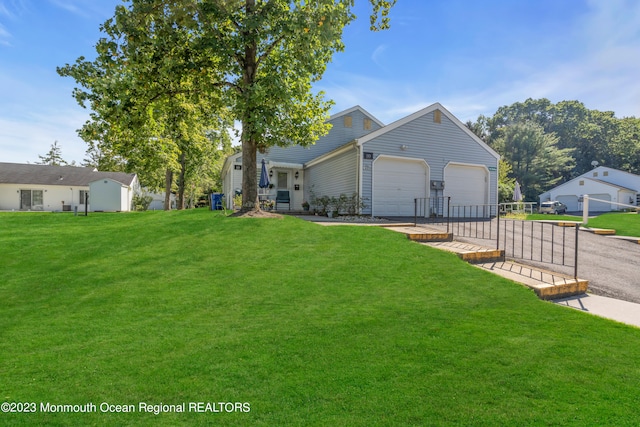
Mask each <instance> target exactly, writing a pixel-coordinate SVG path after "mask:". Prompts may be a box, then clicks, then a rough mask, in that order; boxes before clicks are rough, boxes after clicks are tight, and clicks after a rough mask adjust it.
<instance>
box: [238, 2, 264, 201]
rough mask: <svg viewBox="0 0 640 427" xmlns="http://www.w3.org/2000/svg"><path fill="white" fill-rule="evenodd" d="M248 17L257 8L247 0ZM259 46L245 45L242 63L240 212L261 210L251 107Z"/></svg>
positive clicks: (252, 43)
mask: <svg viewBox="0 0 640 427" xmlns="http://www.w3.org/2000/svg"><path fill="white" fill-rule="evenodd" d="M245 5H246V12H247V15H251V13H253V10H254V8H255V0H246V3H245ZM257 52H258V46H257V43H256V42H255V41H254V42H251V43H247V44H246V45H245V49H244V61H243V62H242V66H243V68H244V70H243V76H242V83H243V85H242V91H243V95H244V97H245V105H244V114H243V117H242V136H241V140H242V207H241V208H240V212H250V211H254V210H260V204H259V203H258V170H257V168H256V154H257V140H256V138H257V137H258V135H256V129H255V125H254V122H253V121H254V120H255V117H254V116H255V114H254V112H253V111H252V107H251V102H250V100H251V91H252V90H253V84H254V82H255V78H256V69H257V66H258V60H257Z"/></svg>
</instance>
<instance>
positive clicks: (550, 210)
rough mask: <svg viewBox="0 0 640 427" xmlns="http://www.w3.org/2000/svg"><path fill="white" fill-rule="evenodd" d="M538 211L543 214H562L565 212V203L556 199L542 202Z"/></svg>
mask: <svg viewBox="0 0 640 427" xmlns="http://www.w3.org/2000/svg"><path fill="white" fill-rule="evenodd" d="M538 212H540V213H543V214H554V215H559V214H564V213H566V212H567V205H565V204H564V203H561V202H558V201H555V200H554V201H550V202H542V203H540V209H539V210H538Z"/></svg>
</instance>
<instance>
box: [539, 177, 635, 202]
mask: <svg viewBox="0 0 640 427" xmlns="http://www.w3.org/2000/svg"><path fill="white" fill-rule="evenodd" d="M639 193H640V175H634V174H632V173H629V172H625V171H621V170H618V169H613V168H608V167H605V166H599V167H597V168H595V169H592V170H590V171H589V172H586V173H583V174H582V175H580V176H578V177H577V178H574V179H572V180H571V181H567V182H565V183H564V184H560V185H558V186H557V187H555V188H552V189H551V190H549V191H547V192H545V193H542V194H541V195H540V203H542V202H545V201H548V200H557V201H559V202H562V203H564V204H565V205H567V210H568V211H580V210H582V207H583V206H582V200H583V199H582V197H583V196H584V195H585V194H588V195H589V212H609V211H615V210H622V209H624V206H619V205H617V204H615V203H621V204H624V205H633V206H638V203H639V202H640V194H639ZM594 199H598V200H600V201H598V200H594ZM609 202H613V203H609Z"/></svg>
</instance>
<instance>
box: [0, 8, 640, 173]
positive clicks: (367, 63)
mask: <svg viewBox="0 0 640 427" xmlns="http://www.w3.org/2000/svg"><path fill="white" fill-rule="evenodd" d="M120 3H121V1H120V0H0V162H17V163H26V162H30V163H34V162H37V161H38V155H42V154H45V153H46V152H47V151H48V150H49V148H50V146H51V144H52V143H53V142H54V141H56V140H57V141H58V143H59V145H60V146H61V147H62V156H63V158H64V159H65V160H67V161H71V160H75V161H77V162H80V161H82V159H83V158H84V157H85V156H84V153H85V150H86V145H85V143H84V142H83V141H82V140H81V139H80V138H78V136H77V134H76V129H78V128H79V127H80V126H82V124H83V123H84V121H85V120H86V119H87V117H88V112H87V111H86V110H83V109H82V108H81V107H80V106H78V105H77V104H76V102H75V100H74V99H73V98H72V96H71V92H72V90H73V87H74V81H73V80H72V79H70V78H62V77H59V76H58V75H57V73H56V71H55V70H56V67H57V66H62V65H64V64H66V63H73V62H74V61H75V60H76V59H77V58H78V57H79V56H81V55H83V56H86V57H87V58H92V57H93V56H94V45H95V43H96V41H97V40H98V39H99V38H100V36H101V34H100V32H99V25H100V24H101V23H102V22H104V21H105V20H106V19H107V18H109V17H111V16H112V15H113V10H114V8H115V6H116V5H118V4H120ZM356 3H357V5H356V14H357V15H358V17H359V19H358V20H356V21H355V22H354V23H352V24H351V25H350V26H349V27H348V28H347V29H346V30H345V34H344V42H345V44H346V49H345V51H344V52H342V53H338V54H336V55H335V56H334V60H333V62H332V63H330V64H329V65H328V67H327V71H326V73H325V75H324V77H323V79H322V81H320V82H318V83H317V84H316V86H315V87H316V89H319V90H324V91H325V93H326V96H327V98H330V99H333V100H334V101H335V103H336V105H335V107H334V108H333V110H332V113H335V112H339V111H342V110H344V109H347V108H350V107H352V106H354V105H360V106H362V107H363V108H365V109H366V110H367V111H369V112H370V113H371V114H373V115H374V116H376V117H377V118H378V119H380V120H381V121H383V122H384V123H391V122H393V121H395V120H397V119H400V118H402V117H404V116H406V115H408V114H411V113H413V112H415V111H417V110H419V109H421V108H423V107H426V106H427V105H430V104H432V103H434V102H440V103H442V104H443V105H444V106H445V107H446V108H447V109H449V110H450V111H451V112H452V113H453V114H454V115H456V116H457V117H458V118H459V119H461V120H462V121H463V122H464V121H467V120H475V119H476V118H477V117H478V116H479V115H480V114H484V115H488V116H490V115H492V114H493V113H495V111H496V110H497V109H498V108H499V107H500V106H503V105H510V104H512V103H514V102H518V101H524V100H525V99H527V98H542V97H544V98H548V99H550V100H551V102H554V103H555V102H559V101H562V100H578V101H582V102H583V103H584V104H585V105H586V106H587V108H590V109H596V110H601V111H614V112H615V113H616V115H617V116H618V117H625V116H635V117H640V1H637V0H447V1H442V0H440V1H432V0H398V4H397V5H396V7H394V9H393V10H392V12H391V29H390V30H388V31H383V32H378V33H372V32H370V31H369V29H368V27H369V23H368V2H367V1H363V0H356Z"/></svg>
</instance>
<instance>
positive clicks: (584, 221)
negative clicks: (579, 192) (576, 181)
mask: <svg viewBox="0 0 640 427" xmlns="http://www.w3.org/2000/svg"><path fill="white" fill-rule="evenodd" d="M582 197H583V198H582V200H583V202H582V225H584V226H585V227H586V225H587V223H588V222H589V195H588V194H585V195H584V196H582Z"/></svg>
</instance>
